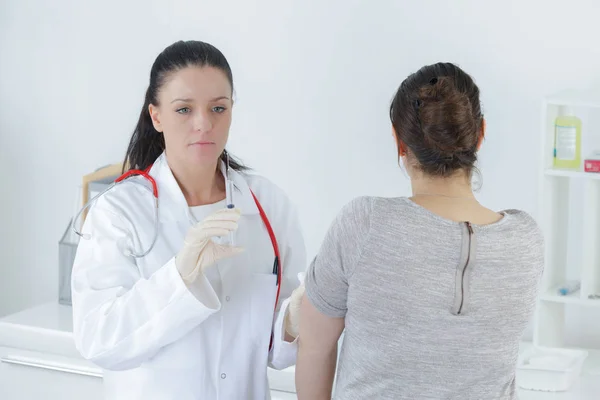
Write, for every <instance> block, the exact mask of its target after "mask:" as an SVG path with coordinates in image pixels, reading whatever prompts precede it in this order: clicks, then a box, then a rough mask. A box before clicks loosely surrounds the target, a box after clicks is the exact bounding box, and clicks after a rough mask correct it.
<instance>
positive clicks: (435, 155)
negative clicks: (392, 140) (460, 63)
mask: <svg viewBox="0 0 600 400" xmlns="http://www.w3.org/2000/svg"><path fill="white" fill-rule="evenodd" d="M390 119H391V121H392V125H393V126H394V131H395V132H396V137H397V139H398V146H399V152H400V153H402V152H403V150H408V153H410V154H411V156H414V157H415V158H416V161H417V163H416V164H417V166H418V167H419V168H420V169H421V170H422V171H423V172H424V173H426V174H428V175H433V176H442V177H446V176H449V175H452V174H453V173H454V172H457V171H459V170H464V171H465V172H467V174H469V175H470V174H471V172H472V171H473V168H474V165H475V162H476V161H477V150H478V145H479V140H480V137H481V127H482V123H483V115H482V113H481V104H480V101H479V88H478V87H477V85H476V84H475V82H473V79H472V78H471V77H470V76H469V75H468V74H467V73H465V72H464V71H463V70H461V69H460V68H459V67H457V66H455V65H454V64H450V63H438V64H434V65H428V66H425V67H423V68H421V69H420V70H418V71H417V72H416V73H413V74H412V75H410V76H409V77H408V78H406V79H405V80H404V82H402V84H401V85H400V88H398V92H397V93H396V96H395V97H394V100H393V101H392V104H391V106H390Z"/></svg>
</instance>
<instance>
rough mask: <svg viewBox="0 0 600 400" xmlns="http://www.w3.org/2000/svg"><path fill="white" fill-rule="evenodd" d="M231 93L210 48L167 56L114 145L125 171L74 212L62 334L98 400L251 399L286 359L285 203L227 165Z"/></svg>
mask: <svg viewBox="0 0 600 400" xmlns="http://www.w3.org/2000/svg"><path fill="white" fill-rule="evenodd" d="M232 93H233V87H232V73H231V69H230V67H229V64H228V62H227V60H226V59H225V57H224V56H223V54H222V53H221V52H220V51H219V50H217V49H216V48H215V47H213V46H211V45H209V44H207V43H203V42H199V41H187V42H183V41H180V42H177V43H174V44H173V45H171V46H169V47H167V48H166V49H165V50H164V51H163V52H162V53H161V54H160V55H159V56H158V57H157V58H156V60H155V62H154V65H153V66H152V70H151V72H150V85H149V87H148V90H147V92H146V97H145V102H144V106H143V108H142V111H141V115H140V118H139V121H138V123H137V126H136V128H135V131H134V133H133V136H132V138H131V141H130V143H129V147H128V149H127V154H126V158H125V165H126V166H128V167H129V168H132V169H135V170H136V171H138V172H136V173H131V176H129V175H128V176H127V177H126V178H125V179H123V180H122V181H121V182H120V183H118V184H117V185H115V186H114V187H113V188H111V189H110V190H109V191H107V192H106V193H104V194H102V195H101V196H100V197H98V199H97V201H96V202H95V203H94V204H93V206H92V207H91V208H90V210H89V213H88V214H87V217H86V219H85V223H84V224H83V227H82V232H81V236H82V240H81V241H80V244H79V247H78V249H77V255H76V259H75V263H74V267H73V274H72V293H73V322H74V337H75V343H76V347H77V349H78V350H79V352H80V353H81V354H82V355H83V357H85V358H86V359H88V360H91V361H92V362H94V363H95V364H97V365H99V366H100V367H102V368H103V369H104V370H105V372H104V382H105V396H106V398H108V399H127V400H135V399H143V400H167V399H178V400H200V399H203V400H204V399H206V400H209V399H210V400H217V399H228V400H229V399H231V400H241V399H261V400H263V399H268V398H270V396H269V386H268V381H267V366H270V367H272V368H276V369H282V368H286V367H288V366H291V365H293V364H294V363H295V359H296V353H297V343H296V339H295V338H296V336H297V332H298V326H297V318H298V315H297V311H298V309H299V305H300V304H299V303H300V299H301V296H302V291H303V287H302V286H299V282H298V278H297V276H298V273H299V272H300V271H303V270H304V268H305V266H306V264H305V263H306V259H305V258H306V256H305V249H304V242H303V237H302V234H301V231H300V227H299V224H298V220H297V217H296V213H295V210H294V209H293V207H292V204H291V203H290V201H289V200H288V198H287V197H286V195H285V194H284V193H283V192H282V191H281V190H280V189H279V188H277V187H276V186H275V185H274V184H272V183H270V182H269V181H268V180H267V179H265V178H262V177H260V176H256V175H252V174H249V173H248V172H247V171H246V170H245V168H243V167H242V166H240V165H239V164H238V163H237V162H234V161H233V160H232V161H231V162H230V161H229V157H228V155H227V153H226V151H225V144H226V143H227V138H228V135H229V127H230V124H231V114H232V112H231V109H232V105H233V102H232ZM125 168H127V167H125ZM140 171H141V172H140ZM117 181H119V180H117ZM228 182H231V187H232V189H231V190H232V191H233V193H227V188H226V183H228ZM227 186H229V185H227ZM226 194H227V195H229V196H231V197H232V198H233V203H234V204H235V207H231V208H227V206H229V204H228V203H227V202H226V201H225V199H226ZM155 195H157V197H155ZM156 200H157V201H156ZM156 210H157V211H156ZM155 218H156V219H155ZM155 235H156V236H155ZM230 238H233V239H234V242H235V245H232V243H231V240H230ZM276 252H277V253H279V254H278V255H279V257H278V258H277V260H276ZM144 253H146V254H144ZM296 288H297V289H296ZM294 289H296V290H294Z"/></svg>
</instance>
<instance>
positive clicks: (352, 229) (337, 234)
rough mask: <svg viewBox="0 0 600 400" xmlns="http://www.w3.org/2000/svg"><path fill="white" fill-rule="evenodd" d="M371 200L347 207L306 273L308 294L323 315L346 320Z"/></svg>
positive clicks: (336, 220)
mask: <svg viewBox="0 0 600 400" xmlns="http://www.w3.org/2000/svg"><path fill="white" fill-rule="evenodd" d="M370 214H371V200H370V199H369V198H365V197H361V198H357V199H355V200H353V201H352V202H350V203H349V204H348V205H346V206H345V207H344V208H343V209H342V211H341V212H340V213H339V214H338V215H337V217H336V218H335V220H334V221H333V223H332V224H331V227H330V228H329V230H328V231H327V234H326V235H325V239H324V240H323V244H322V245H321V248H320V250H319V253H318V254H317V256H316V257H315V258H314V260H313V262H312V263H311V265H310V266H309V268H308V271H307V274H306V280H305V284H306V295H307V298H308V300H310V302H311V303H312V306H314V307H315V309H316V310H318V311H319V312H320V313H322V314H324V315H325V316H328V317H331V318H343V317H345V315H346V312H347V310H348V304H347V301H348V289H349V286H350V279H351V277H352V275H353V273H354V270H355V269H356V267H357V265H358V264H359V263H360V260H361V257H362V249H363V244H364V243H365V242H366V241H367V240H368V235H369V229H370Z"/></svg>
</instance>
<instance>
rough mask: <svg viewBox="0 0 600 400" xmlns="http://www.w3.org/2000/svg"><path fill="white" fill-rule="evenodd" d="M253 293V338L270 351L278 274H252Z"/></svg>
mask: <svg viewBox="0 0 600 400" xmlns="http://www.w3.org/2000/svg"><path fill="white" fill-rule="evenodd" d="M251 281H252V286H251V289H252V294H251V300H250V321H251V324H252V325H251V326H252V333H253V335H252V340H253V342H254V343H255V344H256V345H258V346H259V347H263V348H265V349H266V350H267V351H268V347H269V343H270V341H271V331H272V328H273V320H274V316H275V297H276V296H277V275H275V274H252V277H251Z"/></svg>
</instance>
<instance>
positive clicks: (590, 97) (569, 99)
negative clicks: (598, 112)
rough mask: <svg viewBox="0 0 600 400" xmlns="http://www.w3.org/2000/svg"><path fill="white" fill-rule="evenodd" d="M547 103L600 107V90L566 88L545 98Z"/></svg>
mask: <svg viewBox="0 0 600 400" xmlns="http://www.w3.org/2000/svg"><path fill="white" fill-rule="evenodd" d="M546 103H547V104H553V105H558V106H561V105H569V106H573V107H593V108H600V90H599V89H596V90H588V91H576V90H567V91H564V92H561V93H557V94H555V95H551V96H548V97H547V98H546Z"/></svg>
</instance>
